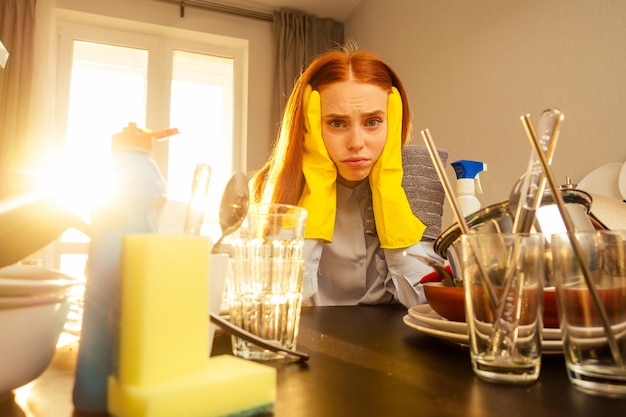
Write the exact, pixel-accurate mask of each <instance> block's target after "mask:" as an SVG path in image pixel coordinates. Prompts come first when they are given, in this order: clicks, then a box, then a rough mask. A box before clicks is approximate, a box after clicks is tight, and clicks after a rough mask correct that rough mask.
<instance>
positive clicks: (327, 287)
mask: <svg viewBox="0 0 626 417" xmlns="http://www.w3.org/2000/svg"><path fill="white" fill-rule="evenodd" d="M404 251H408V252H413V253H417V254H420V255H423V256H428V257H431V258H434V259H437V260H441V259H440V258H439V257H438V256H437V255H436V254H435V252H434V250H433V248H432V241H424V240H423V241H421V242H419V243H417V244H415V245H413V246H411V247H409V248H401V249H383V248H381V247H380V241H379V239H378V236H377V234H376V231H375V225H374V215H373V211H372V199H371V191H370V187H369V182H368V181H363V182H362V183H361V184H359V185H358V186H357V187H356V188H349V187H345V186H343V185H341V184H337V215H336V219H335V230H334V234H333V240H332V242H330V243H324V242H323V241H321V240H317V239H308V240H306V241H305V245H304V257H305V260H306V271H305V286H304V297H305V300H306V303H305V304H306V305H354V304H385V303H398V302H400V303H402V304H403V305H405V306H406V307H407V308H408V307H411V306H413V305H417V304H424V303H426V297H425V296H424V292H423V288H422V285H421V284H419V281H420V280H421V278H422V277H423V276H424V275H426V274H429V273H430V272H432V268H431V267H429V266H427V265H425V264H423V263H422V262H420V261H418V260H417V259H415V258H413V257H410V256H404Z"/></svg>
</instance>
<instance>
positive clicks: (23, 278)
mask: <svg viewBox="0 0 626 417" xmlns="http://www.w3.org/2000/svg"><path fill="white" fill-rule="evenodd" d="M81 284H83V280H81V279H78V278H74V277H71V276H69V275H66V274H63V273H61V272H58V271H53V270H50V269H45V268H40V267H37V266H32V265H20V264H15V265H10V266H7V267H4V268H0V298H1V297H6V296H9V297H14V296H37V295H44V294H46V295H47V294H57V293H60V292H67V289H69V288H70V287H72V286H75V285H81Z"/></svg>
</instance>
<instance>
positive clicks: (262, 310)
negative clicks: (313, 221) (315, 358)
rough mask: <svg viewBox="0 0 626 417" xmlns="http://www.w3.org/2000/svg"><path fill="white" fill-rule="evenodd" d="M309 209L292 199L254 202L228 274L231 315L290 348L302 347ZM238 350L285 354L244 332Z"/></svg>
mask: <svg viewBox="0 0 626 417" xmlns="http://www.w3.org/2000/svg"><path fill="white" fill-rule="evenodd" d="M306 218H307V212H306V210H305V209H303V208H301V207H296V206H291V205H286V204H252V205H250V207H249V208H248V214H247V216H246V219H245V220H244V222H243V224H242V226H241V228H240V229H239V237H238V238H235V239H233V240H232V241H231V250H232V252H231V256H232V275H231V277H230V279H229V280H228V285H227V286H228V303H229V306H230V315H231V317H230V320H231V322H233V323H234V324H235V325H237V326H239V327H241V328H243V329H244V330H247V331H249V332H251V333H253V334H255V335H257V336H260V337H262V338H264V339H266V340H269V341H273V342H275V343H276V344H279V345H282V346H284V347H286V348H289V349H295V348H296V342H297V338H298V330H299V326H300V310H301V306H302V283H303V275H304V260H303V246H304V229H305V224H306ZM232 345H233V353H234V354H235V355H236V356H240V357H242V358H246V359H255V360H271V359H281V358H283V357H284V356H285V354H284V353H277V352H272V351H270V350H267V349H264V348H261V347H259V346H256V345H254V344H253V343H251V342H248V341H246V340H244V339H241V338H239V337H236V336H233V338H232Z"/></svg>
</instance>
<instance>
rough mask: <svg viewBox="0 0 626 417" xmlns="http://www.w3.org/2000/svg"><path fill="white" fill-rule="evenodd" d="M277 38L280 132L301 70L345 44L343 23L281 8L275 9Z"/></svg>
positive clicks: (275, 111) (276, 99) (276, 100)
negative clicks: (286, 105)
mask: <svg viewBox="0 0 626 417" xmlns="http://www.w3.org/2000/svg"><path fill="white" fill-rule="evenodd" d="M274 39H275V44H276V53H275V59H276V62H275V70H274V101H273V106H274V107H273V112H272V114H273V117H274V121H275V126H276V131H277V130H278V125H279V122H280V119H281V116H282V112H283V109H284V107H285V104H286V103H287V98H288V97H289V94H290V93H291V90H292V89H293V85H294V83H295V81H296V79H297V78H298V76H299V75H300V73H301V72H302V70H304V68H306V66H307V65H308V64H309V63H310V62H311V60H312V59H313V58H315V57H316V56H317V55H319V54H320V53H322V52H325V51H327V50H329V49H334V48H337V47H339V46H343V42H344V39H343V23H340V22H337V21H335V20H333V19H319V18H317V17H315V16H312V15H309V14H307V13H304V12H300V11H297V10H290V9H280V10H276V11H274ZM275 133H276V132H275Z"/></svg>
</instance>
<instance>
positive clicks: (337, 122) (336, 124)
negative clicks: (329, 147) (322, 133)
mask: <svg viewBox="0 0 626 417" xmlns="http://www.w3.org/2000/svg"><path fill="white" fill-rule="evenodd" d="M328 124H329V125H330V127H334V128H335V129H339V128H340V127H342V126H343V125H344V124H343V122H342V121H341V120H331V121H329V122H328Z"/></svg>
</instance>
